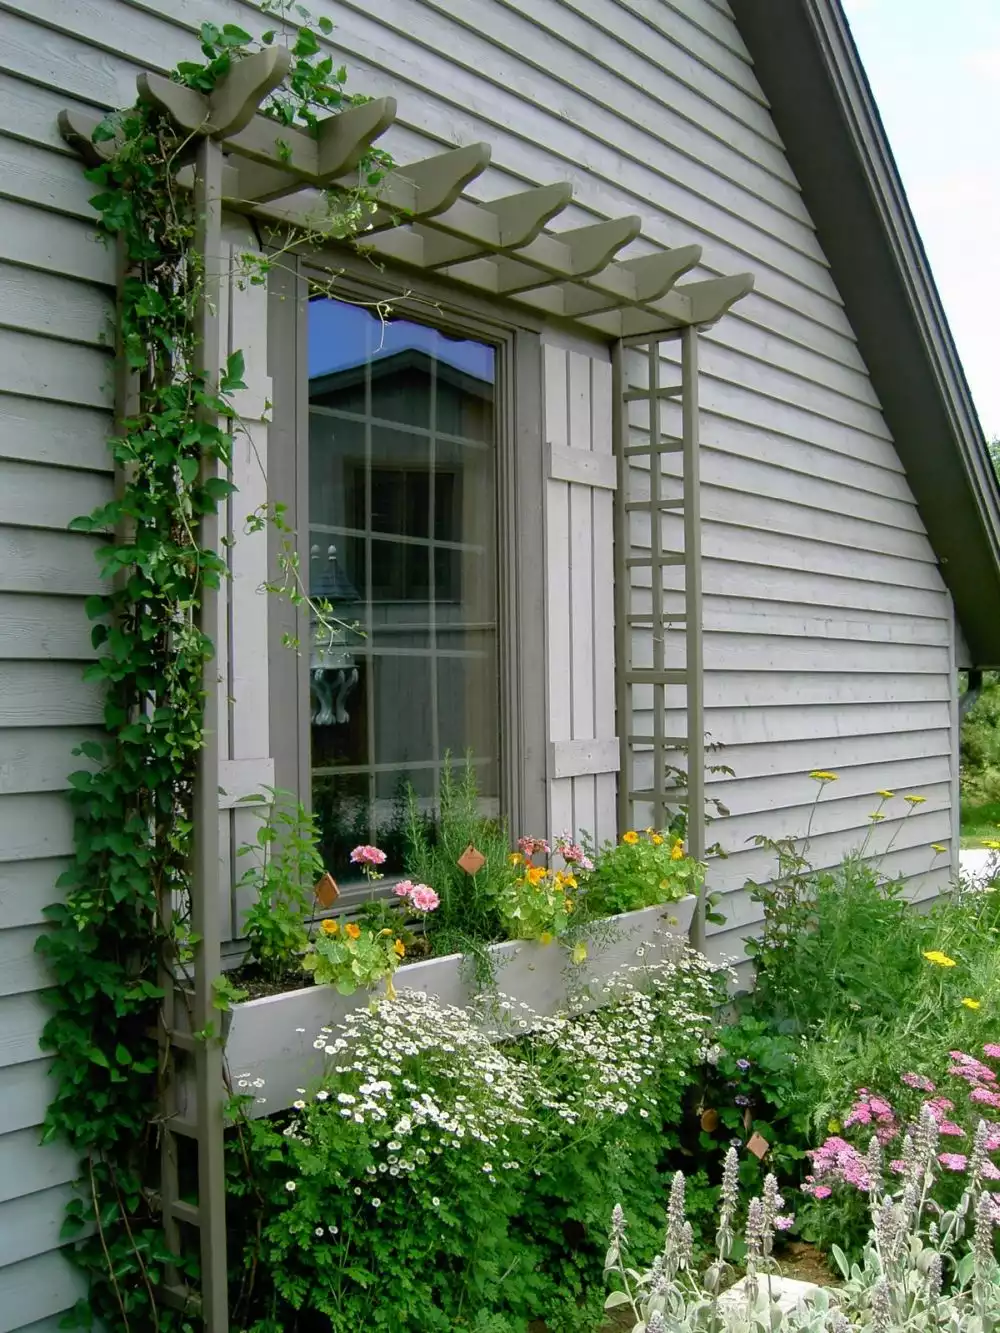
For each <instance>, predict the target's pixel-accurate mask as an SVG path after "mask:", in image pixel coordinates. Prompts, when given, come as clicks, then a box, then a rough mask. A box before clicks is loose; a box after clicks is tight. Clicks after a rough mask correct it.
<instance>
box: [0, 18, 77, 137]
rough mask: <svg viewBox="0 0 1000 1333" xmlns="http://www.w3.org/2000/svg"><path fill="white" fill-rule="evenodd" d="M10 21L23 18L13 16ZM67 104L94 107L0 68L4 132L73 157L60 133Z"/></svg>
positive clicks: (0, 128)
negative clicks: (61, 121) (59, 118)
mask: <svg viewBox="0 0 1000 1333" xmlns="http://www.w3.org/2000/svg"><path fill="white" fill-rule="evenodd" d="M10 22H12V23H17V22H19V20H18V19H11V20H10ZM8 63H11V62H8ZM64 107H72V108H73V109H74V110H78V111H86V110H89V109H90V108H89V107H87V106H86V104H85V103H83V102H75V101H74V100H73V99H72V98H71V97H70V96H69V95H68V93H67V92H65V90H64V91H63V93H62V95H61V96H60V94H59V92H58V91H57V90H56V89H54V88H46V87H41V86H39V85H37V84H33V83H27V82H26V81H25V80H24V79H22V78H18V76H17V75H16V74H11V73H8V72H7V71H6V70H4V69H0V133H3V134H5V135H8V136H9V137H10V138H12V139H23V140H24V141H25V142H26V143H36V144H39V145H40V146H43V147H45V148H50V149H51V150H52V151H53V152H55V153H59V154H61V155H62V156H63V157H67V158H72V157H73V156H74V153H73V150H72V149H71V148H70V146H69V144H67V143H66V141H65V140H64V139H63V137H62V135H61V134H60V133H59V124H58V116H59V112H60V111H61V110H62V109H63V108H64Z"/></svg>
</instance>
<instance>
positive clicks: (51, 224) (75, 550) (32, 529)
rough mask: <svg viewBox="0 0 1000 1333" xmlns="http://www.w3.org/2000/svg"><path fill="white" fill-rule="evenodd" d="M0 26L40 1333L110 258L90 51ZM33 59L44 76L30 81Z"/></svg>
mask: <svg viewBox="0 0 1000 1333" xmlns="http://www.w3.org/2000/svg"><path fill="white" fill-rule="evenodd" d="M104 21H105V23H106V22H107V21H108V15H107V14H105V19H104ZM3 27H4V35H5V49H4V53H3V56H2V57H0V63H2V65H3V70H2V71H0V1333H6V1330H11V1329H20V1328H31V1329H35V1330H37V1331H38V1333H46V1331H47V1330H48V1329H51V1328H54V1327H56V1325H57V1324H58V1320H59V1317H60V1315H61V1313H62V1312H63V1311H65V1309H66V1308H67V1307H68V1306H69V1305H71V1304H72V1303H73V1301H74V1300H76V1299H77V1298H78V1297H79V1296H80V1295H81V1294H82V1291H83V1284H82V1282H81V1279H80V1277H79V1275H78V1274H77V1273H75V1272H74V1271H73V1269H72V1268H71V1267H70V1266H69V1264H68V1263H67V1262H66V1261H65V1259H64V1258H63V1256H62V1255H61V1254H60V1253H58V1245H59V1230H60V1227H61V1225H62V1217H63V1212H64V1209H65V1206H66V1202H67V1200H68V1198H69V1192H70V1188H71V1186H70V1182H71V1181H72V1180H73V1179H74V1178H75V1176H76V1174H77V1170H76V1168H77V1163H76V1161H75V1159H74V1155H73V1154H72V1153H71V1152H70V1151H69V1150H68V1149H67V1148H66V1147H65V1145H62V1144H50V1145H46V1146H42V1144H41V1142H40V1126H41V1122H42V1119H43V1118H44V1115H45V1108H46V1106H47V1104H48V1101H49V1098H50V1097H51V1095H52V1090H53V1089H52V1082H51V1079H50V1078H49V1076H48V1066H49V1062H48V1060H47V1059H45V1058H43V1056H42V1053H41V1051H40V1049H39V1045H38V1039H39V1035H40V1033H41V1029H42V1026H43V1024H44V1022H45V1018H46V1013H47V1011H46V1009H45V1006H44V1004H43V1003H42V1000H41V997H40V994H39V992H40V990H41V989H42V988H43V987H44V986H46V985H47V984H49V978H48V976H47V974H46V971H45V969H44V966H43V964H42V960H41V958H40V957H39V955H38V954H36V952H35V942H36V939H37V936H38V932H39V929H41V928H42V923H43V921H44V917H43V908H44V907H45V905H46V904H47V903H51V902H53V901H54V900H55V899H56V897H57V891H56V888H55V883H56V880H57V878H58V876H59V874H60V873H61V871H62V870H63V869H64V868H65V866H66V864H67V858H68V857H69V855H70V854H71V852H72V846H73V836H72V834H73V829H72V819H71V814H70V810H69V807H68V804H67V802H66V800H65V797H64V792H65V790H66V788H67V787H68V782H67V776H68V774H69V773H71V772H72V771H73V770H74V769H76V768H80V767H86V766H88V761H87V760H83V759H80V758H75V757H74V756H73V754H72V751H73V749H74V748H75V747H76V746H78V745H79V744H80V743H81V741H84V740H87V739H92V738H94V737H96V736H98V735H99V734H100V732H99V726H100V722H101V716H102V714H101V701H100V697H99V694H98V691H97V690H96V689H95V688H94V687H93V686H91V685H88V684H86V683H85V682H84V681H83V680H82V678H81V671H82V668H83V667H84V665H85V664H86V663H87V662H88V661H90V660H91V659H92V658H93V656H94V652H93V649H92V647H91V644H90V626H89V623H88V621H87V617H86V615H85V614H84V610H83V599H84V598H85V597H87V596H88V595H90V594H91V593H94V592H97V591H98V589H99V586H100V584H99V580H98V577H97V566H96V562H95V560H94V552H95V550H96V548H97V546H98V545H99V543H100V540H101V539H100V538H99V537H91V536H85V535H82V534H79V533H71V532H69V531H68V528H69V524H70V522H71V520H72V519H73V518H75V517H76V516H77V515H79V514H83V513H88V512H90V510H92V509H93V508H95V507H96V506H97V505H100V504H105V503H107V501H108V500H110V499H111V497H112V494H113V477H112V469H111V460H110V456H109V454H108V450H107V447H106V443H105V442H106V438H107V435H108V432H109V427H110V403H111V392H110V385H111V362H110V358H109V353H108V347H109V345H110V332H111V330H110V316H111V312H112V309H113V299H114V292H113V274H114V258H113V253H112V251H111V250H109V249H108V248H107V247H106V246H104V245H102V244H100V243H99V242H98V241H97V239H96V237H95V235H94V227H93V220H92V215H91V214H90V210H89V207H88V204H87V200H88V198H89V196H90V195H91V194H92V193H93V187H92V186H91V185H90V184H89V183H88V182H87V181H86V180H85V179H84V177H83V174H82V171H81V169H80V164H79V162H78V161H77V160H76V159H75V158H74V157H73V156H71V155H70V154H69V153H68V152H67V151H66V149H65V146H64V145H62V144H61V143H60V140H59V136H58V131H57V128H56V124H55V117H56V115H57V113H58V111H59V109H60V107H61V106H62V105H65V104H66V102H67V89H68V87H69V85H68V84H66V83H64V82H63V74H64V73H65V70H66V67H67V62H70V61H72V62H73V63H75V64H78V65H84V64H86V63H88V61H89V60H90V57H88V56H87V54H86V53H85V50H84V48H83V47H82V46H81V45H80V43H79V42H78V41H75V40H73V39H70V38H67V37H65V36H59V35H57V34H54V33H53V34H50V33H47V32H46V30H45V29H44V28H41V27H38V26H37V25H35V24H34V23H32V22H29V21H28V20H27V19H26V18H23V17H21V18H19V17H15V16H13V15H10V14H4V22H3ZM8 39H9V40H8ZM39 62H42V63H44V64H45V65H46V66H47V69H48V73H47V74H46V76H45V77H44V78H43V79H41V80H39V81H38V82H37V83H33V82H31V80H32V79H33V77H34V73H35V72H36V70H37V68H38V65H39ZM96 63H97V65H98V66H100V65H101V63H102V58H101V57H100V56H98V57H96ZM84 100H85V102H87V103H90V104H92V99H90V98H85V99H84Z"/></svg>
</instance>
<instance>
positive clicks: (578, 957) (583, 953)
mask: <svg viewBox="0 0 1000 1333" xmlns="http://www.w3.org/2000/svg"><path fill="white" fill-rule="evenodd" d="M572 957H573V962H574V963H582V962H584V961H585V959H586V957H587V946H586V944H584V942H583V940H577V942H576V944H574V945H573V955H572Z"/></svg>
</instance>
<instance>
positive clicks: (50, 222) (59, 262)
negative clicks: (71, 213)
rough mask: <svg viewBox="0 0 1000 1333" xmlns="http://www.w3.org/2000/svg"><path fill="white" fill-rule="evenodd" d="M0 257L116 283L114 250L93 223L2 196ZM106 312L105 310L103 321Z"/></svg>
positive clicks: (35, 295) (51, 271)
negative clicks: (89, 223) (103, 240)
mask: <svg viewBox="0 0 1000 1333" xmlns="http://www.w3.org/2000/svg"><path fill="white" fill-rule="evenodd" d="M0 260H6V261H7V262H8V263H10V264H20V265H23V266H24V267H26V268H28V269H36V268H37V269H40V270H41V271H42V272H44V273H46V274H52V275H62V276H65V277H68V278H74V279H77V280H78V279H81V278H86V279H89V280H90V281H91V282H100V283H103V284H105V286H107V287H113V286H114V281H115V258H114V252H113V250H112V249H111V248H110V247H109V246H107V245H104V244H102V242H101V241H100V240H99V239H98V237H97V234H96V232H95V231H94V228H93V227H92V226H89V225H88V224H87V223H84V222H77V221H75V220H74V219H73V218H67V217H62V216H60V215H59V214H58V213H39V211H38V210H37V209H34V208H31V207H29V206H28V205H27V204H18V203H14V202H13V201H12V200H10V199H0ZM53 280H54V279H53ZM74 286H80V283H79V282H78V281H77V282H76V283H75V284H74ZM32 299H40V294H39V292H37V291H36V292H33V293H32ZM106 313H107V311H106V309H105V310H103V311H102V321H103V319H104V317H105V315H106ZM104 331H105V329H104V324H103V322H102V324H101V332H102V333H103V332H104Z"/></svg>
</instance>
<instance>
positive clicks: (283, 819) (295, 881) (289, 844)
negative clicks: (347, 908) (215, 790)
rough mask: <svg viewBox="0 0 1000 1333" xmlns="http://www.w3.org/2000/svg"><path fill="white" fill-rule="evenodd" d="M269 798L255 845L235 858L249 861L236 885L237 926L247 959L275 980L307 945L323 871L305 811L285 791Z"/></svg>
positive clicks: (247, 846) (316, 838) (296, 961)
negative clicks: (240, 896)
mask: <svg viewBox="0 0 1000 1333" xmlns="http://www.w3.org/2000/svg"><path fill="white" fill-rule="evenodd" d="M271 796H272V804H271V805H270V806H266V807H263V808H262V809H261V810H260V816H261V825H260V828H259V829H258V830H257V838H256V841H255V842H252V843H244V845H243V846H242V847H240V848H239V850H238V851H237V856H246V857H252V858H253V864H252V865H250V866H249V867H248V868H247V869H246V870H245V871H244V872H243V874H242V875H241V877H240V880H239V885H238V887H239V888H241V889H244V890H246V893H247V900H248V901H249V902H250V907H249V909H248V910H247V913H246V916H245V918H244V923H243V933H244V934H245V936H246V940H247V946H248V951H249V957H250V960H251V961H252V962H253V963H256V964H257V966H258V967H259V968H260V970H261V972H262V973H263V975H264V976H265V977H266V978H267V979H268V980H271V981H275V980H278V979H279V978H280V977H282V976H284V975H285V973H287V972H288V971H289V970H290V969H292V968H294V967H296V966H298V965H299V962H300V958H301V955H302V954H303V953H304V952H305V950H306V947H307V946H308V943H309V929H308V926H309V916H310V913H311V911H312V908H313V906H314V903H315V896H314V888H315V884H316V881H317V880H318V879H319V878H320V876H321V875H322V874H323V870H324V866H323V858H322V857H321V856H320V853H319V845H318V844H319V835H318V833H317V831H316V825H315V821H314V819H313V817H312V816H311V815H310V814H309V812H308V811H307V810H306V808H305V806H303V805H302V803H301V802H300V801H299V800H297V799H296V798H295V797H294V796H292V795H290V794H289V793H287V792H272V793H271Z"/></svg>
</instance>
